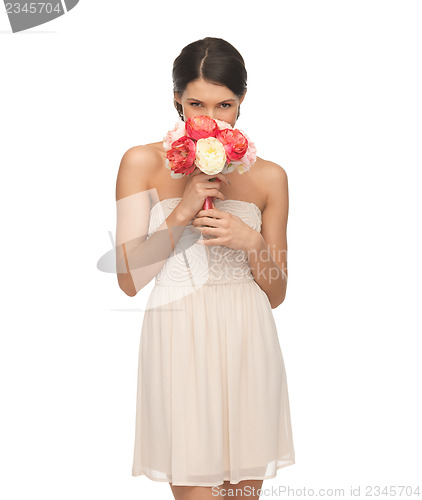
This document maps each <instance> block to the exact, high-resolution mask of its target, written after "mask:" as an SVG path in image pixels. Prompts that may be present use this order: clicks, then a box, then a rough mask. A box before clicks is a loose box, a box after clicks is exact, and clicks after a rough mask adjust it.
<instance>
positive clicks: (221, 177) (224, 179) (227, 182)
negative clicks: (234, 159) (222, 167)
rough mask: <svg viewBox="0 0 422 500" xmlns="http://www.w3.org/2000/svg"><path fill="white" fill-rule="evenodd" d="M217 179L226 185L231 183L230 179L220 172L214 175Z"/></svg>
mask: <svg viewBox="0 0 422 500" xmlns="http://www.w3.org/2000/svg"><path fill="white" fill-rule="evenodd" d="M216 177H217V179H218V180H219V181H220V182H221V181H223V182H225V183H226V184H227V185H228V186H229V185H230V184H231V182H230V180H229V179H228V178H227V177H226V176H225V175H224V174H222V173H221V172H220V173H219V174H217V175H216Z"/></svg>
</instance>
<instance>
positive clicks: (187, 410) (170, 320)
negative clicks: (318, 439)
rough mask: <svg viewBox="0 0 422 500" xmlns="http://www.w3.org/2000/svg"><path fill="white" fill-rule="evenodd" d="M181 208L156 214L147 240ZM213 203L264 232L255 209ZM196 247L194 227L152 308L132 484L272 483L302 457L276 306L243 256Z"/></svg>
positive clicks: (143, 349)
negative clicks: (142, 479) (140, 479)
mask: <svg viewBox="0 0 422 500" xmlns="http://www.w3.org/2000/svg"><path fill="white" fill-rule="evenodd" d="M180 200H181V198H169V199H165V200H163V201H161V202H159V203H157V204H156V205H154V207H153V208H152V210H151V215H150V222H149V231H148V235H151V234H152V233H153V232H154V231H155V229H156V228H158V227H159V226H160V225H161V224H162V222H163V221H164V220H165V219H166V218H167V216H168V215H169V213H170V212H171V211H172V210H174V208H175V207H176V206H177V204H178V203H179V202H180ZM214 203H215V206H216V207H217V208H218V209H220V210H224V211H228V212H230V213H232V214H234V215H237V216H238V217H240V218H241V219H242V220H243V221H244V222H245V223H246V224H248V225H249V226H251V227H253V228H254V229H256V230H258V231H260V229H261V211H260V209H259V208H258V207H257V206H256V205H255V204H253V203H250V202H245V201H239V200H220V199H217V198H214ZM204 237H205V238H207V237H209V236H208V235H207V236H205V235H204V236H203V237H202V239H203V238H204ZM197 239H198V233H197V232H196V233H195V232H194V231H193V226H192V225H191V224H190V225H189V226H187V227H186V228H185V230H184V232H183V234H182V236H181V237H180V239H179V240H178V242H177V245H176V248H175V251H174V252H172V254H171V255H170V256H169V258H168V259H167V261H166V263H165V264H164V266H163V267H162V269H161V270H160V272H159V273H158V274H157V276H156V278H155V284H154V288H153V289H152V291H151V294H150V296H149V299H148V303H147V306H146V311H145V315H144V320H143V325H142V331H141V340H140V348H139V371H138V389H137V403H136V421H135V447H134V457H133V469H132V475H133V476H140V475H145V476H147V477H148V478H150V479H152V480H155V481H168V482H171V483H172V484H174V485H192V486H193V485H197V486H215V485H221V484H223V481H230V482H231V483H234V484H236V483H238V482H239V481H242V480H244V479H269V478H273V477H275V476H276V474H277V470H278V469H280V468H281V467H286V466H288V465H292V464H294V463H295V455H294V447H293V438H292V428H291V422H290V409H289V396H288V390H287V379H286V373H285V368H284V361H283V356H282V352H281V349H280V344H279V340H278V335H277V329H276V325H275V322H274V317H273V314H272V309H271V306H270V302H269V300H268V297H267V295H266V294H265V292H264V291H263V290H262V289H261V288H260V287H259V286H258V284H257V283H256V281H255V280H254V278H253V275H252V272H251V269H250V267H249V265H248V260H247V255H246V253H245V252H244V251H243V250H233V249H230V248H228V247H225V246H203V245H198V244H194V242H195V241H196V240H197Z"/></svg>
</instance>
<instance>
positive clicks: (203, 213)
mask: <svg viewBox="0 0 422 500" xmlns="http://www.w3.org/2000/svg"><path fill="white" fill-rule="evenodd" d="M222 213H224V212H222V211H221V210H218V208H208V209H207V210H200V211H199V212H198V213H197V214H196V217H197V218H198V217H218V218H220V217H221V214H222Z"/></svg>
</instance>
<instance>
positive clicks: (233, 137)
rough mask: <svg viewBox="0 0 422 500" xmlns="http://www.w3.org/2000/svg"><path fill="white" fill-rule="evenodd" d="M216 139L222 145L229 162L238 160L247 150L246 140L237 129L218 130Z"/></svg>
mask: <svg viewBox="0 0 422 500" xmlns="http://www.w3.org/2000/svg"><path fill="white" fill-rule="evenodd" d="M216 138H217V139H218V140H219V141H220V142H221V143H222V144H223V146H224V149H225V151H226V155H227V158H229V160H233V161H238V160H240V159H241V158H242V157H243V156H244V155H245V153H246V151H247V149H248V140H247V139H246V137H245V136H244V135H243V134H242V132H241V131H240V130H238V129H228V128H225V129H223V130H218V131H217V135H216Z"/></svg>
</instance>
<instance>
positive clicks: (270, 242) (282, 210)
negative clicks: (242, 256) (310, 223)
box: [247, 162, 289, 309]
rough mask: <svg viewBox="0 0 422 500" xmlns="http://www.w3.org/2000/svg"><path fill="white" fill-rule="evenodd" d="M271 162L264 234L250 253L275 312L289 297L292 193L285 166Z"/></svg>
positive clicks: (253, 271) (257, 279) (266, 173)
mask: <svg viewBox="0 0 422 500" xmlns="http://www.w3.org/2000/svg"><path fill="white" fill-rule="evenodd" d="M268 163H269V165H268V167H267V171H266V172H265V177H266V179H265V183H266V186H268V195H267V203H266V205H265V209H264V212H263V214H262V226H261V233H258V232H256V239H255V242H254V244H253V246H252V249H248V251H247V252H248V257H249V265H250V267H251V270H252V274H253V275H254V278H255V281H256V282H257V283H258V285H259V286H260V287H261V288H262V290H264V292H265V293H266V294H267V296H268V299H269V301H270V304H271V308H272V309H275V308H276V307H278V306H279V305H280V304H281V303H282V302H283V301H284V299H285V297H286V288H287V218H288V213H289V193H288V181H287V174H286V172H285V170H284V169H283V167H281V166H280V165H277V164H276V163H273V162H268Z"/></svg>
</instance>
